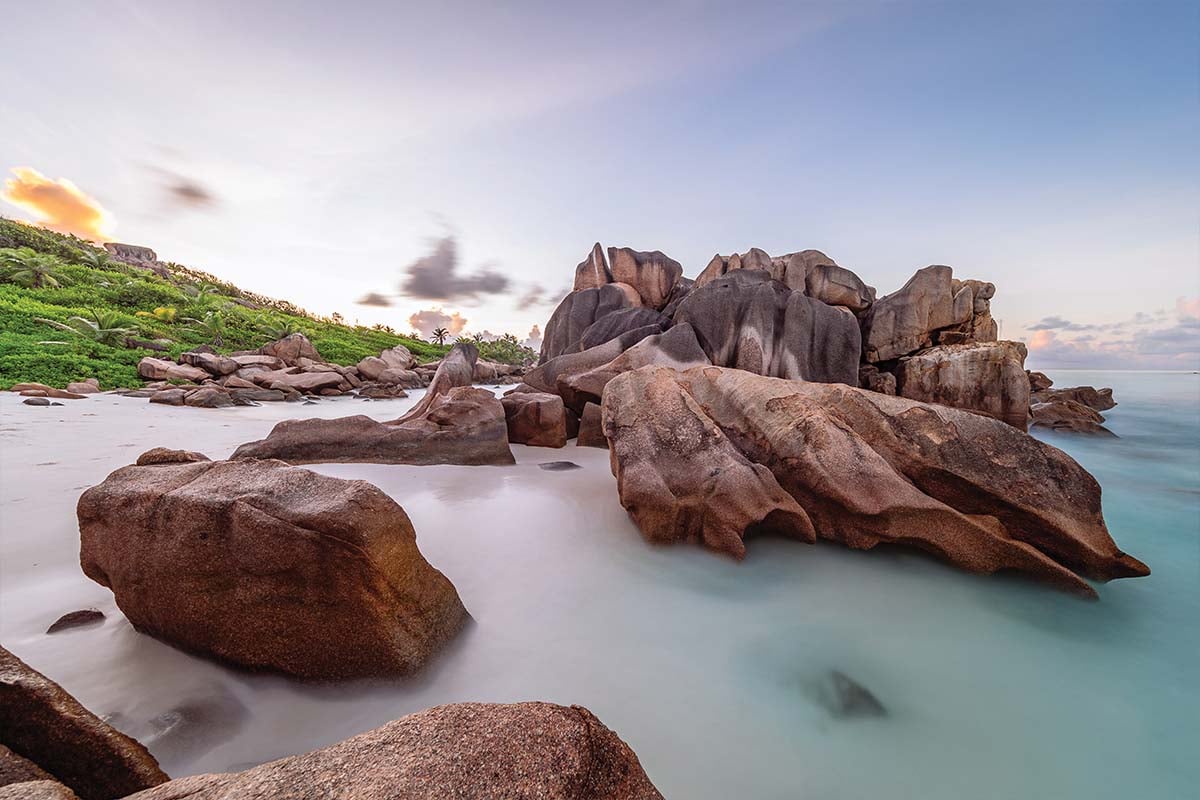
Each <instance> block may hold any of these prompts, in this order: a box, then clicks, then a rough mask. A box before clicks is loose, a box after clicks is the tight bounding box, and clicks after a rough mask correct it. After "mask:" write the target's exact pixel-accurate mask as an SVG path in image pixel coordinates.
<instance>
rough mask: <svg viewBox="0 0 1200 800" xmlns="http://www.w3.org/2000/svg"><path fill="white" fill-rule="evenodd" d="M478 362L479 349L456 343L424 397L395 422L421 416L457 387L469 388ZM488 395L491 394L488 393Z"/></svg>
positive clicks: (434, 375)
mask: <svg viewBox="0 0 1200 800" xmlns="http://www.w3.org/2000/svg"><path fill="white" fill-rule="evenodd" d="M478 360H479V349H478V348H476V347H475V345H473V344H471V343H470V342H458V343H456V344H455V345H454V346H453V347H451V348H450V352H449V353H446V356H445V358H443V359H442V363H440V364H438V368H437V372H435V373H433V380H431V381H430V382H429V388H428V389H426V390H425V396H424V397H422V398H421V400H420V402H418V403H417V404H416V405H415V406H413V407H412V408H411V409H409V410H408V412H407V413H406V414H404V415H403V416H401V417H400V418H399V419H397V420H396V422H398V423H399V422H407V421H408V420H410V419H416V418H417V417H420V416H423V415H424V414H425V413H426V412H428V411H429V409H430V408H431V407H432V406H433V403H434V402H435V401H436V400H437V398H438V397H439V396H441V395H443V394H446V393H447V392H449V391H450V390H451V389H453V388H455V387H459V386H470V385H471V384H472V382H473V381H474V380H475V363H476V362H477V361H478ZM488 394H491V393H490V392H489V393H488Z"/></svg>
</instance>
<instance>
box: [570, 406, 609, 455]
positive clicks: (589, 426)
mask: <svg viewBox="0 0 1200 800" xmlns="http://www.w3.org/2000/svg"><path fill="white" fill-rule="evenodd" d="M575 445H576V446H577V447H602V448H604V449H605V450H607V449H608V438H607V437H606V436H605V435H604V421H603V416H602V414H601V410H600V406H598V405H596V404H595V403H588V404H587V405H585V406H584V407H583V413H582V414H580V415H579V436H578V437H577V438H576V439H575Z"/></svg>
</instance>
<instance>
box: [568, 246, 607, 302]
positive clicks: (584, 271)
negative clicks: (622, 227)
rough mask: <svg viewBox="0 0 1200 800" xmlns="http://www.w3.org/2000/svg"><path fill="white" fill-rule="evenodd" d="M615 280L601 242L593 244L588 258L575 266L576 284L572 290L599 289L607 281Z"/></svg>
mask: <svg viewBox="0 0 1200 800" xmlns="http://www.w3.org/2000/svg"><path fill="white" fill-rule="evenodd" d="M612 282H613V274H612V270H611V269H609V268H608V259H607V258H605V257H604V248H603V247H601V246H600V243H599V242H596V243H595V244H594V245H592V251H591V252H590V253H588V256H587V258H585V259H584V260H583V261H581V262H579V266H577V267H575V285H574V287H573V288H572V291H575V292H578V291H580V290H582V289H597V288H599V287H601V286H603V285H604V284H606V283H612Z"/></svg>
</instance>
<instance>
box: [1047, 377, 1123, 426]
mask: <svg viewBox="0 0 1200 800" xmlns="http://www.w3.org/2000/svg"><path fill="white" fill-rule="evenodd" d="M1028 375H1029V388H1030V389H1031V390H1032V394H1031V401H1032V404H1031V405H1030V406H1029V422H1030V425H1031V426H1032V427H1035V428H1046V429H1049V430H1054V431H1068V432H1070V433H1089V434H1096V435H1100V436H1113V437H1115V436H1116V434H1114V433H1113V432H1112V431H1110V430H1109V429H1108V428H1106V427H1104V415H1103V414H1101V413H1100V412H1101V411H1107V410H1109V409H1110V408H1114V407H1115V406H1116V405H1117V403H1116V401H1115V400H1113V397H1112V389H1096V388H1095V387H1092V386H1073V387H1071V388H1068V389H1052V388H1050V387H1052V386H1053V385H1054V381H1052V380H1050V378H1048V377H1047V376H1046V375H1044V374H1042V373H1040V372H1030V373H1028Z"/></svg>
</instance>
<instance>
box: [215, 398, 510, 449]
mask: <svg viewBox="0 0 1200 800" xmlns="http://www.w3.org/2000/svg"><path fill="white" fill-rule="evenodd" d="M430 389H431V390H432V387H430ZM421 405H422V406H423V408H424V411H423V413H421V414H420V415H419V416H416V417H414V416H411V414H406V415H405V416H403V417H401V418H400V419H397V420H393V421H391V422H378V421H376V420H373V419H371V418H370V417H365V416H352V417H339V418H337V419H295V420H284V421H283V422H280V423H279V424H278V425H276V426H275V427H274V428H272V429H271V432H270V433H269V434H268V435H267V438H265V439H259V440H258V441H255V442H247V443H246V444H243V445H242V446H241V447H239V448H238V449H237V450H236V451H235V452H234V454H233V458H277V459H280V460H282V461H287V462H288V463H291V464H319V463H331V462H333V463H346V462H366V463H373V464H465V465H479V464H513V463H515V459H514V458H513V455H512V451H511V450H510V449H509V447H508V431H507V426H506V424H505V418H504V406H502V405H501V404H500V401H499V400H498V399H496V396H495V395H494V394H492V393H491V392H490V391H488V390H486V389H477V388H475V387H473V386H458V387H454V388H452V389H450V390H449V391H446V392H441V393H438V394H436V395H433V396H432V397H431V398H430V399H429V402H428V403H425V402H422V403H421Z"/></svg>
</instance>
